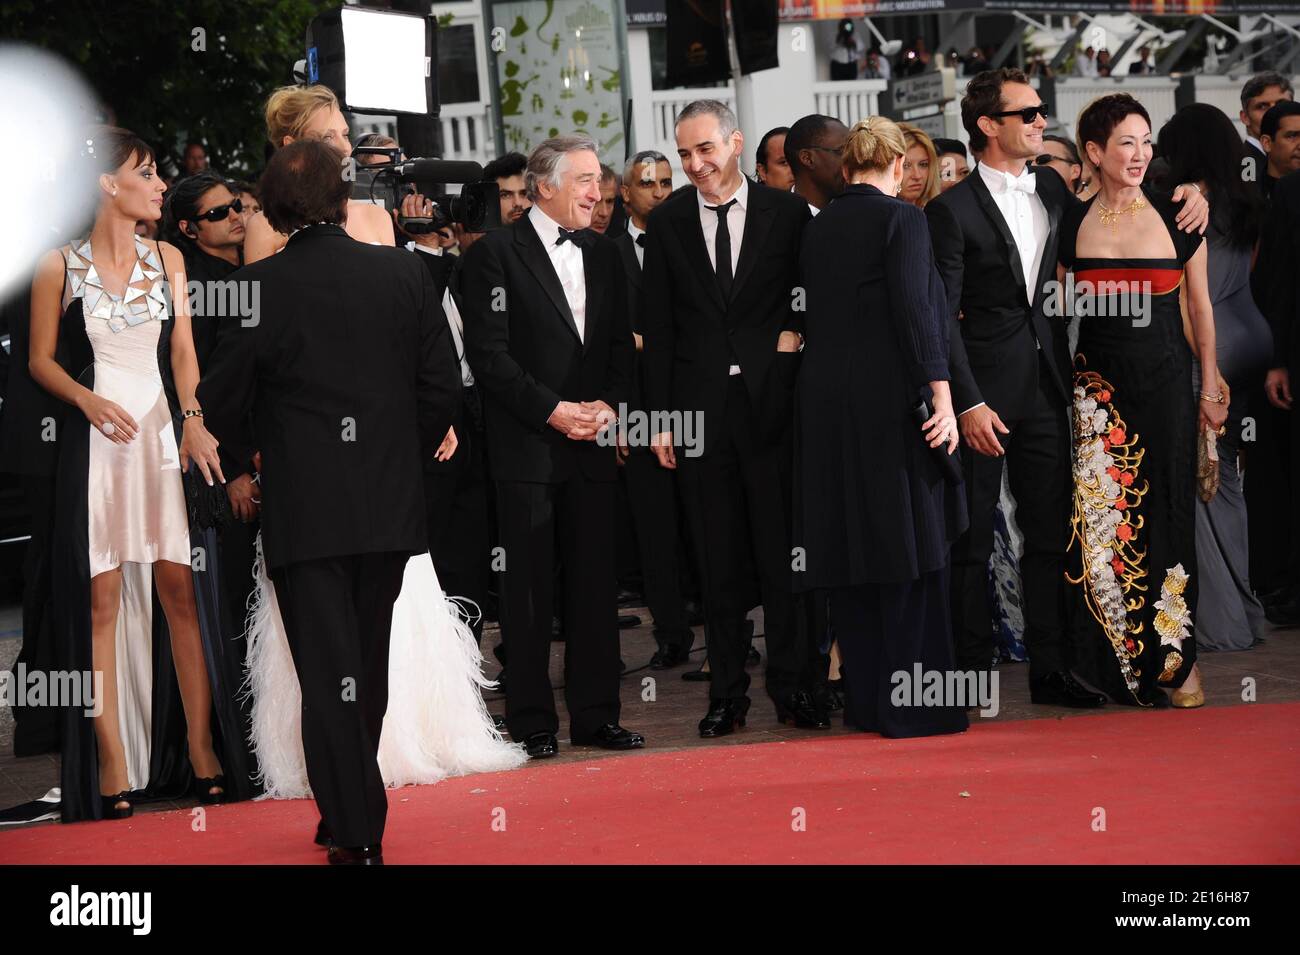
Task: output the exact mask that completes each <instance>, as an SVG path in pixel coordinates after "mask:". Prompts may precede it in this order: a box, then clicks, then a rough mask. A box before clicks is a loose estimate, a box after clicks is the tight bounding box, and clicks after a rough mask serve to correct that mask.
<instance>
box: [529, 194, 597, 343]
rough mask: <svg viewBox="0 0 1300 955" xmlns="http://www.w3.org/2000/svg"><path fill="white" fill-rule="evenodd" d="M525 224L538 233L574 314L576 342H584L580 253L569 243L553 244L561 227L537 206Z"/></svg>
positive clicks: (584, 289)
mask: <svg viewBox="0 0 1300 955" xmlns="http://www.w3.org/2000/svg"><path fill="white" fill-rule="evenodd" d="M528 221H529V222H531V223H532V224H533V228H534V229H536V230H537V236H538V238H540V239H541V240H542V247H543V248H544V249H546V254H547V256H549V257H550V260H551V266H552V267H553V268H554V269H555V274H556V276H558V277H559V279H560V285H561V286H562V287H563V288H564V300H565V301H566V302H568V303H569V311H571V312H572V313H573V324H574V325H576V326H577V327H578V339H579V340H580V341H582V342H586V340H587V339H586V335H587V278H586V273H585V272H584V271H583V266H582V249H580V248H578V247H577V246H576V245H574V244H573V243H572V242H564V243H561V244H560V245H556V244H555V240H556V239H558V238H559V237H560V225H559V223H557V222H556V221H555V220H554V219H552V218H551V217H550V216H548V215H547V214H546V213H545V212H543V211H542V210H541V208H540V207H539V206H537V205H534V206H533V207H532V208H531V209H529V210H528Z"/></svg>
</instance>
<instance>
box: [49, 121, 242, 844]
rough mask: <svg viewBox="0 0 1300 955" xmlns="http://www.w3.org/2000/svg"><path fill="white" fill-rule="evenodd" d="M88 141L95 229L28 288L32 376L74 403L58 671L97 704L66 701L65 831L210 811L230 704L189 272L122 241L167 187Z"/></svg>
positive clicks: (61, 522)
mask: <svg viewBox="0 0 1300 955" xmlns="http://www.w3.org/2000/svg"><path fill="white" fill-rule="evenodd" d="M89 142H90V149H91V152H92V154H93V159H94V160H95V162H96V165H97V167H98V169H99V170H100V173H101V174H100V175H99V179H98V183H99V206H98V210H97V212H96V216H95V222H94V226H93V228H92V229H91V231H90V233H89V235H87V236H86V237H84V238H82V239H79V240H76V241H74V242H73V243H71V244H70V245H68V246H65V247H63V248H62V249H58V250H54V251H51V252H49V253H47V254H46V255H45V257H44V258H43V259H42V260H41V262H40V264H39V267H38V271H37V275H36V278H35V280H34V282H33V285H32V323H31V352H30V367H31V372H32V377H33V378H34V379H35V380H36V381H37V382H38V383H39V384H40V385H41V386H42V387H44V388H45V389H46V390H47V391H49V392H50V393H51V394H53V395H55V396H56V397H58V398H60V399H62V400H63V401H65V402H67V403H68V404H69V405H72V406H73V407H72V408H70V409H69V410H68V413H67V414H66V415H65V416H64V418H63V420H62V421H61V422H58V429H57V431H56V432H54V433H55V435H56V436H57V440H58V441H59V470H58V478H57V482H58V483H57V490H56V518H55V520H56V523H55V542H56V543H55V545H54V552H53V561H54V565H53V578H54V581H53V587H54V607H55V611H54V612H55V617H54V620H55V631H56V644H57V646H58V648H59V659H60V667H61V668H63V669H65V670H68V671H72V672H74V673H94V674H95V675H96V676H99V675H102V689H100V688H96V689H95V690H94V695H95V699H94V702H93V704H91V703H90V701H84V700H83V701H80V702H81V703H84V704H85V705H84V706H81V705H78V706H72V705H67V704H68V703H69V701H62V705H64V708H65V712H66V714H67V717H66V719H65V724H64V732H63V757H62V789H63V804H62V816H63V820H64V821H65V822H70V821H75V820H79V819H99V818H118V819H120V818H126V817H127V816H129V815H131V812H132V801H133V800H134V799H136V798H141V797H143V798H174V797H176V796H180V795H183V793H184V790H185V789H186V788H188V787H190V786H191V785H192V786H193V789H194V791H195V794H196V795H197V796H198V797H199V798H200V800H201V801H203V802H209V803H210V802H219V801H223V799H224V797H225V795H226V792H225V788H226V787H225V780H224V778H223V776H222V762H223V760H222V758H221V757H219V755H218V751H217V748H214V737H213V731H212V727H213V720H212V716H213V712H214V704H215V707H216V708H218V709H220V708H222V707H226V706H228V705H230V704H231V703H232V702H233V701H231V700H229V699H216V700H214V697H213V693H212V690H211V687H210V684H209V678H208V673H207V669H206V666H205V662H204V658H205V653H204V649H203V640H204V639H205V636H206V632H205V630H204V628H203V623H204V621H202V620H201V616H202V615H201V614H200V612H199V609H198V607H197V602H196V594H195V577H194V572H193V570H192V566H191V565H192V548H191V542H190V528H189V522H188V518H187V508H186V500H185V491H184V489H183V485H182V477H181V475H182V471H183V470H184V469H186V468H188V467H189V466H190V464H191V462H193V464H194V465H195V466H196V467H197V468H198V469H199V470H201V472H202V474H203V478H204V479H205V480H206V481H207V482H208V483H209V484H210V483H212V482H213V481H219V480H221V470H220V465H219V463H218V456H217V442H216V440H215V439H214V438H213V437H212V436H211V435H210V434H209V433H208V432H207V430H206V429H205V428H204V426H203V418H202V417H201V411H200V410H199V409H198V405H197V403H196V401H195V399H194V389H195V386H196V385H197V384H198V379H199V372H198V363H197V361H196V359H195V354H194V343H193V340H192V338H191V334H190V321H189V314H188V312H187V310H186V295H185V272H184V264H183V261H182V259H181V255H180V252H179V251H177V250H176V249H175V248H173V247H172V246H170V245H167V244H166V243H157V242H145V241H144V240H142V239H139V238H138V237H137V236H136V234H135V227H136V223H137V222H138V221H141V220H144V221H152V220H156V219H157V218H158V217H159V216H160V215H161V209H162V195H163V192H164V191H165V189H166V185H165V184H164V183H163V182H162V180H161V179H160V178H159V177H158V174H157V169H156V167H155V165H154V157H153V152H152V150H151V149H150V148H149V147H148V146H147V145H146V144H145V143H144V142H143V141H142V140H140V139H139V138H138V137H136V136H135V135H134V134H132V133H130V132H128V131H126V130H122V129H116V128H112V127H100V128H97V129H95V130H93V131H92V132H91V136H90V139H89ZM168 278H170V279H171V289H172V292H173V294H174V296H175V298H174V299H173V301H172V302H170V303H169V301H168V299H167V294H168V291H167V281H166V280H167V279H168ZM173 305H174V315H173V314H171V313H170V312H169V309H171V308H172V307H173ZM56 356H57V357H56ZM74 412H75V413H74ZM183 412H188V414H187V415H185V416H184V417H183V419H182V413H183ZM182 420H183V422H184V423H183V425H182V424H181V422H182ZM155 596H156V597H157V602H156V603H155V600H154V597H155ZM158 605H160V606H161V610H162V611H163V614H165V621H164V620H163V619H160V615H159V614H157V613H156V609H155V608H156V606H158ZM172 660H174V661H175V665H174V669H173V666H172ZM94 709H98V710H99V712H98V713H97V714H95V713H93V712H92V711H93V710H94ZM182 709H183V713H182ZM191 773H192V776H191ZM191 781H192V782H191Z"/></svg>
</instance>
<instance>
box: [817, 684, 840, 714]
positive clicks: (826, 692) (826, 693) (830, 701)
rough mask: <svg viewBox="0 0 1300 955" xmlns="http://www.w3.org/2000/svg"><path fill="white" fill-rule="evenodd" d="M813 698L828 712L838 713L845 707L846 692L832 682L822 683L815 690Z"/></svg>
mask: <svg viewBox="0 0 1300 955" xmlns="http://www.w3.org/2000/svg"><path fill="white" fill-rule="evenodd" d="M813 699H815V700H816V701H817V704H818V705H819V706H821V707H822V708H823V709H825V710H826V712H828V713H838V712H839V711H840V710H842V709H844V694H842V693H841V692H840V691H839V690H837V689H836V688H835V687H834V686H832V685H831V684H830V683H822V684H819V685H818V686H817V688H816V689H815V690H813Z"/></svg>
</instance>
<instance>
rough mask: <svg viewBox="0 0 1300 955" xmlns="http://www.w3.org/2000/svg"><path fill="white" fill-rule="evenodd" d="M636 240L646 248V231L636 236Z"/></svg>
mask: <svg viewBox="0 0 1300 955" xmlns="http://www.w3.org/2000/svg"><path fill="white" fill-rule="evenodd" d="M635 241H636V244H637V245H639V246H641V248H643V249H644V248H645V233H644V232H642V233H641V234H640V235H639V236H637V237H636V239H635Z"/></svg>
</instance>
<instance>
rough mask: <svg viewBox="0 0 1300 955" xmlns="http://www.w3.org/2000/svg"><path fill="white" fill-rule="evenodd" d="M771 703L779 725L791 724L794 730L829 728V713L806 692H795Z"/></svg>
mask: <svg viewBox="0 0 1300 955" xmlns="http://www.w3.org/2000/svg"><path fill="white" fill-rule="evenodd" d="M772 702H773V703H775V704H776V718H777V721H778V722H780V723H785V724H787V725H790V724H793V725H794V727H795V728H796V729H801V730H824V729H829V728H830V725H831V717H830V713H828V712H827V711H826V707H825V706H824V705H822V704H819V703H818V702H817V700H816V699H814V698H813V695H812V694H811V693H809V692H808V691H807V690H796V691H795V692H794V693H790V694H788V695H786V696H784V697H782V698H780V699H774V700H773V701H772Z"/></svg>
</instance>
